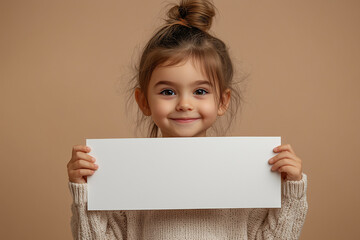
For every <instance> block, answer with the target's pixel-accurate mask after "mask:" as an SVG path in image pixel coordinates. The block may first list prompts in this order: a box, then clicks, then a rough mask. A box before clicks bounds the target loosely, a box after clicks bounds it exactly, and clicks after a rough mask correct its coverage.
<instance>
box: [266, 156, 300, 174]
mask: <svg viewBox="0 0 360 240" xmlns="http://www.w3.org/2000/svg"><path fill="white" fill-rule="evenodd" d="M285 165H287V166H294V167H300V166H298V164H297V163H296V162H294V161H292V160H291V159H288V158H284V159H281V160H279V161H277V162H276V163H275V164H274V165H273V166H272V167H271V171H277V170H278V169H279V168H280V167H282V166H285Z"/></svg>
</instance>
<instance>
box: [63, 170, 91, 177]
mask: <svg viewBox="0 0 360 240" xmlns="http://www.w3.org/2000/svg"><path fill="white" fill-rule="evenodd" d="M94 173H95V171H93V170H90V169H76V170H71V171H70V172H69V177H70V178H71V179H76V178H82V177H84V176H91V175H93V174H94Z"/></svg>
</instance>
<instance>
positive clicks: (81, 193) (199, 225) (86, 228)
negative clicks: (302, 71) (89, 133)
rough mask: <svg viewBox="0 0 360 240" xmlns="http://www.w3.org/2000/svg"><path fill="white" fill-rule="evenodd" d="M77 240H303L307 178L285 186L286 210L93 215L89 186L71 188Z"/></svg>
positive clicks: (107, 213) (283, 188)
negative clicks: (89, 199)
mask: <svg viewBox="0 0 360 240" xmlns="http://www.w3.org/2000/svg"><path fill="white" fill-rule="evenodd" d="M68 184H69V188H70V192H71V196H72V197H73V203H72V206H71V210H72V217H71V230H72V234H73V237H74V239H127V240H177V239H182V240H183V239H186V240H190V239H193V240H213V239H214V240H215V239H217V240H219V239H223V240H225V239H226V240H235V239H298V238H299V236H300V231H301V228H302V226H303V224H304V221H305V216H306V213H307V209H308V204H307V200H306V188H307V176H306V175H305V174H303V177H302V179H301V180H300V181H284V182H283V183H282V199H281V202H282V203H281V206H282V207H281V208H269V209H267V208H239V209H196V210H126V211H88V210H87V183H82V184H79V183H72V182H69V183H68Z"/></svg>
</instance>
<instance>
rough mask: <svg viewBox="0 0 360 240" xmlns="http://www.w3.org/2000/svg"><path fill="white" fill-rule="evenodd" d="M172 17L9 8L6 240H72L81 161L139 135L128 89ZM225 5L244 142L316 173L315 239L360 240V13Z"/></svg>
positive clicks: (310, 228) (55, 5) (123, 9)
mask: <svg viewBox="0 0 360 240" xmlns="http://www.w3.org/2000/svg"><path fill="white" fill-rule="evenodd" d="M165 4H166V2H164V1H162V0H152V1H126V2H125V1H89V0H86V1H85V0H81V1H80V0H72V1H69V0H66V1H63V0H62V1H26V0H23V1H13V0H8V1H4V0H3V1H1V2H0V31H1V37H0V98H1V99H0V104H1V117H0V123H1V134H0V136H1V138H0V141H1V142H0V144H1V145H0V146H1V159H2V160H1V175H0V176H1V179H0V181H1V198H0V199H1V200H0V201H1V204H0V211H1V217H0V219H1V222H0V228H1V231H0V233H1V236H0V238H2V239H70V238H71V232H70V216H71V211H70V204H71V198H70V193H69V190H68V186H67V170H66V164H67V162H68V161H69V159H70V155H71V148H72V146H73V145H75V144H84V143H85V139H86V138H113V137H116V138H117V137H119V138H120V137H134V136H135V135H134V133H133V129H134V124H133V117H132V115H131V114H129V115H128V114H126V113H125V111H124V94H123V91H122V90H123V89H124V81H125V79H126V78H127V76H128V74H129V73H131V72H130V71H129V67H130V66H131V63H132V59H136V56H137V53H138V52H139V51H138V50H139V47H142V46H143V45H144V44H145V42H146V41H147V40H148V39H149V37H150V36H151V34H152V32H153V30H154V29H155V28H156V27H157V26H159V24H160V23H161V18H162V17H163V16H164V15H162V12H163V10H162V9H163V7H164V6H165ZM215 4H216V6H217V8H218V9H219V11H220V15H218V16H217V18H216V19H215V22H214V25H213V28H212V30H213V32H215V33H216V35H217V36H219V37H220V38H221V39H222V40H224V41H225V42H226V43H227V44H228V45H229V47H230V51H231V55H232V56H233V57H234V61H235V64H236V65H237V66H238V67H239V68H238V70H241V69H242V70H244V71H247V72H249V73H250V74H251V78H250V79H249V81H248V87H247V89H246V92H245V94H246V99H247V103H246V104H245V105H244V110H243V111H242V112H241V116H239V120H237V122H236V123H235V127H234V129H233V131H232V132H231V135H234V136H282V137H283V141H284V143H290V144H291V145H292V146H293V148H294V150H295V152H296V154H297V155H298V156H299V157H300V158H301V159H302V160H303V163H304V171H305V172H306V173H307V174H308V177H309V188H308V201H309V212H308V216H307V219H306V223H305V225H304V228H303V231H302V236H301V239H355V238H357V237H358V236H359V235H360V228H359V227H358V225H359V223H360V222H359V214H360V208H359V202H360V191H359V187H358V183H359V176H360V174H359V167H360V164H359V160H360V159H359V154H358V152H357V151H358V149H359V148H358V147H359V140H358V136H359V133H360V131H359V130H360V129H359V116H360V111H359V110H360V108H359V100H360V95H359V90H360V88H359V87H360V83H359V80H360V79H359V78H360V67H359V62H360V44H359V43H360V28H359V24H360V2H359V1H356V0H354V1H350V0H345V1H342V0H336V1H335V0H333V1H330V0H306V1H288V0H277V1H265V0H264V1H250V0H247V1H235V0H233V1H220V0H216V1H215ZM240 67H241V69H240ZM119 82H120V84H119ZM119 86H120V90H121V91H118V89H119Z"/></svg>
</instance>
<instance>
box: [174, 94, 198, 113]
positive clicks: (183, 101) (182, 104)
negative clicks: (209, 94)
mask: <svg viewBox="0 0 360 240" xmlns="http://www.w3.org/2000/svg"><path fill="white" fill-rule="evenodd" d="M193 109H194V106H193V105H192V104H191V102H190V100H189V99H188V98H187V97H181V98H180V99H179V102H178V103H177V105H176V111H192V110H193Z"/></svg>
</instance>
